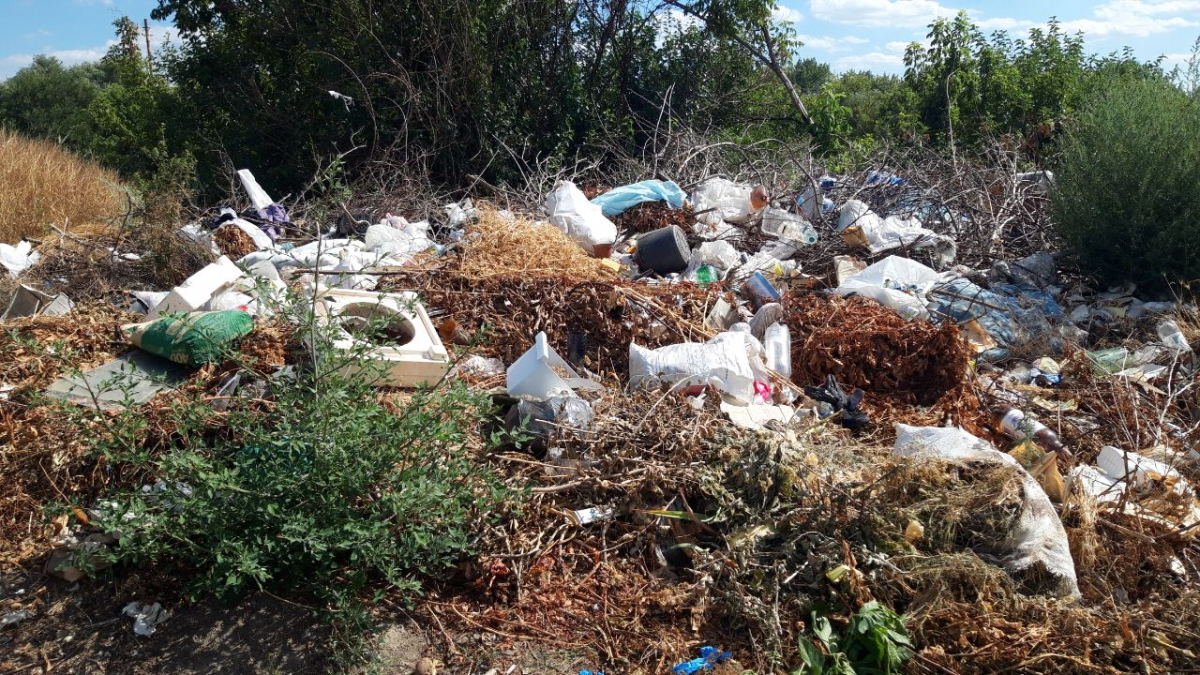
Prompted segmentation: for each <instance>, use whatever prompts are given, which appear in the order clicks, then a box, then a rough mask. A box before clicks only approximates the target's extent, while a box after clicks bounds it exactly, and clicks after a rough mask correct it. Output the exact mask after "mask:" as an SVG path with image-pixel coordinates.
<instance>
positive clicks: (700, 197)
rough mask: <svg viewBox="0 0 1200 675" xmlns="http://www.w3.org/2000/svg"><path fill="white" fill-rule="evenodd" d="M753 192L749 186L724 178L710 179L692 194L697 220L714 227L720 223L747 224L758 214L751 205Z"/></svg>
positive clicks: (697, 187)
mask: <svg viewBox="0 0 1200 675" xmlns="http://www.w3.org/2000/svg"><path fill="white" fill-rule="evenodd" d="M752 191H753V188H752V187H750V186H749V185H743V184H741V183H734V182H733V181H731V180H726V179H724V178H709V179H708V180H706V181H704V182H703V183H701V184H700V185H698V186H696V190H695V192H693V193H692V208H693V209H694V210H695V213H696V214H697V216H696V220H698V221H700V222H701V223H705V224H707V225H710V226H714V227H715V226H717V224H718V223H719V222H720V221H725V222H726V223H733V224H734V225H744V224H746V223H747V222H749V220H750V216H753V215H754V214H755V213H756V212H757V211H756V210H755V209H754V207H753V206H752V205H751V204H750V193H751V192H752ZM710 209H711V210H710ZM701 211H707V213H701Z"/></svg>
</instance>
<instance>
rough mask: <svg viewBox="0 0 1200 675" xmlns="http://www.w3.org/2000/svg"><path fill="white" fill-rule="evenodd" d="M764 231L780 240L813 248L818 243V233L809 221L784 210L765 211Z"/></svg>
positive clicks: (763, 219)
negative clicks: (787, 240)
mask: <svg viewBox="0 0 1200 675" xmlns="http://www.w3.org/2000/svg"><path fill="white" fill-rule="evenodd" d="M762 229H763V232H766V233H767V234H769V235H772V236H775V237H779V238H780V239H789V240H791V241H794V242H798V243H801V244H804V245H805V246H812V245H813V244H815V243H817V231H816V230H814V229H813V227H812V225H809V223H808V221H807V220H805V219H803V218H801V217H800V216H798V215H796V214H794V213H789V212H787V211H784V210H783V209H775V208H768V209H766V210H765V211H763V218H762Z"/></svg>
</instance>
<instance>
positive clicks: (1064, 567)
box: [892, 424, 1079, 597]
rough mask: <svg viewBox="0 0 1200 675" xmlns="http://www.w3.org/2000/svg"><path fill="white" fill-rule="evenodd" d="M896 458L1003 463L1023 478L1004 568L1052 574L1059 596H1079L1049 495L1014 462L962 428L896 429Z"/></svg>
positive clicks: (902, 426)
mask: <svg viewBox="0 0 1200 675" xmlns="http://www.w3.org/2000/svg"><path fill="white" fill-rule="evenodd" d="M892 453H893V454H895V455H898V456H901V457H913V456H921V455H928V456H933V457H938V458H941V459H946V460H950V461H954V462H984V463H989V464H1001V465H1005V466H1010V467H1013V468H1014V469H1016V470H1017V471H1019V472H1020V474H1021V487H1022V508H1021V515H1020V517H1019V518H1018V519H1017V522H1016V524H1015V525H1014V526H1013V530H1012V532H1010V533H1008V539H1007V541H1006V542H1005V545H1006V548H1007V549H1008V552H1007V553H1006V554H1005V555H1004V557H1003V559H1002V561H1001V563H1002V564H1003V566H1004V568H1005V569H1006V570H1008V572H1009V573H1010V574H1015V573H1020V572H1024V571H1026V570H1030V569H1037V568H1038V567H1040V568H1041V569H1043V570H1045V571H1046V572H1048V573H1049V574H1050V575H1051V576H1052V577H1053V578H1054V580H1055V581H1056V584H1055V586H1054V588H1053V589H1052V590H1053V592H1054V594H1055V595H1058V596H1066V597H1078V596H1079V584H1078V582H1077V581H1076V577H1075V562H1074V560H1073V559H1072V558H1071V549H1070V546H1069V544H1068V542H1067V532H1066V530H1065V529H1063V525H1062V521H1061V520H1059V518H1058V513H1057V512H1056V511H1055V510H1054V505H1053V504H1052V503H1050V498H1049V497H1047V496H1046V492H1045V490H1043V489H1042V486H1041V485H1039V484H1038V482H1037V480H1035V479H1034V478H1033V477H1032V476H1030V475H1029V473H1028V472H1026V471H1025V469H1024V468H1023V467H1022V466H1021V465H1020V463H1018V462H1017V460H1016V459H1014V458H1013V457H1011V456H1009V455H1007V454H1005V453H1003V452H1000V451H999V450H997V449H995V448H994V447H992V445H991V444H990V443H988V442H987V441H984V440H982V439H979V438H976V437H975V436H972V435H971V434H970V433H968V432H966V431H964V430H963V429H959V428H946V427H912V426H908V425H907V424H897V425H896V445H895V447H894V448H893V450H892Z"/></svg>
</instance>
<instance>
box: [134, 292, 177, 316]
mask: <svg viewBox="0 0 1200 675" xmlns="http://www.w3.org/2000/svg"><path fill="white" fill-rule="evenodd" d="M170 294H171V292H170V291H133V297H135V298H137V300H138V302H140V303H142V306H143V307H145V308H146V312H147V313H149V312H151V311H153V310H154V308H155V307H158V306H159V305H160V304H162V301H163V300H166V298H167V296H168V295H170Z"/></svg>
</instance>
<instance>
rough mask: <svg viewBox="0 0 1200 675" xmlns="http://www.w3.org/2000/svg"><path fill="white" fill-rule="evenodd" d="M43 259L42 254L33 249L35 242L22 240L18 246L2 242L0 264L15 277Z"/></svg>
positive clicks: (0, 245)
mask: <svg viewBox="0 0 1200 675" xmlns="http://www.w3.org/2000/svg"><path fill="white" fill-rule="evenodd" d="M41 259H42V254H41V253H38V252H37V251H34V250H33V244H31V243H29V242H27V241H25V240H21V242H20V243H18V244H17V245H16V246H9V245H8V244H0V265H3V266H4V269H6V270H8V273H9V275H10V276H12V277H13V278H16V277H18V276H20V275H21V272H24V271H25V270H27V269H29V268H30V267H33V266H34V265H36V264H37V263H38V261H39V260H41Z"/></svg>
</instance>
